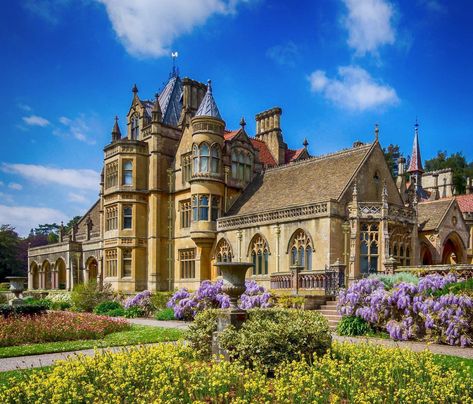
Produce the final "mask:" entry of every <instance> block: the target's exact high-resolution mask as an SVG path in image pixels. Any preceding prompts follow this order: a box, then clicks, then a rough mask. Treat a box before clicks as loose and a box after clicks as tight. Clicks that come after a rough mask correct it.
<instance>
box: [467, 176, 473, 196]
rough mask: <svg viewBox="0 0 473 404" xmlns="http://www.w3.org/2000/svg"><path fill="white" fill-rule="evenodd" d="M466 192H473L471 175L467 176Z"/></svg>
mask: <svg viewBox="0 0 473 404" xmlns="http://www.w3.org/2000/svg"><path fill="white" fill-rule="evenodd" d="M466 193H467V194H473V178H471V177H467V178H466Z"/></svg>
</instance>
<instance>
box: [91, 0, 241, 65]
mask: <svg viewBox="0 0 473 404" xmlns="http://www.w3.org/2000/svg"><path fill="white" fill-rule="evenodd" d="M98 1H99V2H101V3H102V4H104V5H105V8H106V11H107V14H108V17H109V19H110V21H111V23H112V26H113V29H114V30H115V33H116V34H117V36H118V39H119V40H120V41H121V42H122V44H123V45H124V46H125V48H126V50H127V51H128V52H129V53H130V54H132V55H135V56H140V57H160V56H164V55H170V52H171V48H170V47H171V45H172V43H173V41H174V40H175V39H176V38H177V37H179V36H180V35H182V34H185V33H189V32H191V31H192V30H193V29H194V28H195V27H197V26H199V25H203V24H204V23H205V22H206V21H207V20H208V18H209V17H211V16H212V15H226V14H231V13H234V12H235V10H236V6H237V4H238V3H242V2H244V3H247V2H249V0H246V1H245V0H192V1H189V0H159V1H158V0H140V1H136V0H135V1H130V0H98Z"/></svg>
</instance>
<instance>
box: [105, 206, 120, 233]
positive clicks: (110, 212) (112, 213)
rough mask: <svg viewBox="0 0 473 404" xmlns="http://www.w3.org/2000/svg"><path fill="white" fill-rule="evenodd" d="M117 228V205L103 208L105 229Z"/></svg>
mask: <svg viewBox="0 0 473 404" xmlns="http://www.w3.org/2000/svg"><path fill="white" fill-rule="evenodd" d="M116 229H118V207H117V205H113V206H109V207H106V208H105V230H106V231H108V230H116Z"/></svg>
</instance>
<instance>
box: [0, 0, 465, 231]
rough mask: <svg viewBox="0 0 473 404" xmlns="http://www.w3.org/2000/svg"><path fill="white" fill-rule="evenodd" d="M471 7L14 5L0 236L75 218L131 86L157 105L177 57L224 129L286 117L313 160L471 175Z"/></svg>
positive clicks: (432, 1) (1, 153) (436, 3)
mask: <svg viewBox="0 0 473 404" xmlns="http://www.w3.org/2000/svg"><path fill="white" fill-rule="evenodd" d="M472 14H473V3H472V2H471V1H467V0H465V1H454V2H447V1H441V0H410V1H407V0H397V1H394V0H319V1H303V0H300V1H297V2H289V1H286V0H276V1H270V0H193V1H189V0H136V1H133V2H131V1H129V0H100V1H94V0H75V1H74V0H42V1H39V0H36V1H35V0H19V1H14V2H13V1H10V2H5V4H3V7H2V13H1V15H0V36H1V41H0V52H1V55H2V63H1V71H2V74H1V75H0V77H1V81H2V94H1V96H0V111H1V119H0V130H1V133H2V143H1V147H0V223H9V224H12V225H13V226H15V227H16V228H17V230H18V231H19V232H20V233H21V234H23V235H24V234H26V233H27V232H28V231H29V229H30V228H31V227H35V226H36V225H37V224H39V223H47V222H53V221H56V222H59V221H61V220H64V221H67V220H68V219H69V218H70V217H72V216H74V215H77V214H83V213H84V212H85V211H86V210H87V209H88V207H89V206H90V205H91V204H92V203H93V202H94V201H95V200H96V198H97V196H98V178H99V172H100V170H101V164H102V155H103V151H102V150H103V146H104V145H105V144H106V143H107V142H108V141H109V139H110V132H111V128H112V125H113V118H114V116H115V115H119V117H121V120H120V123H121V127H122V131H124V117H125V115H126V113H127V109H128V107H129V105H130V102H131V98H132V97H131V96H132V93H131V88H132V86H133V83H135V82H136V84H137V85H138V88H139V90H140V92H139V95H140V96H141V97H142V98H152V97H153V95H154V93H155V92H156V91H158V90H160V89H161V87H162V85H163V83H164V82H165V81H166V79H167V77H168V75H169V72H170V70H171V66H172V62H171V58H170V53H171V51H173V50H175V51H178V52H179V58H178V66H179V68H180V72H181V76H189V77H192V78H194V79H197V80H200V81H204V82H205V81H206V80H207V79H209V78H210V79H212V83H213V89H214V96H215V98H216V100H217V103H218V106H219V109H220V112H221V114H222V116H223V118H224V119H225V121H226V122H227V127H228V128H230V129H231V128H236V127H237V126H238V122H239V120H240V117H241V116H242V115H244V116H245V118H246V121H247V122H248V126H247V129H248V130H249V132H250V133H254V127H255V125H254V115H255V114H256V113H258V112H260V111H262V110H264V109H267V108H270V107H273V106H281V107H282V109H283V117H282V126H283V132H284V136H285V139H286V141H287V143H288V144H289V147H291V148H298V147H300V145H301V144H302V142H303V139H304V137H307V139H308V140H309V150H310V152H311V153H312V154H315V155H317V154H323V153H327V152H330V151H335V150H337V149H340V148H344V147H348V146H350V145H351V144H352V143H353V141H355V140H361V141H371V140H372V139H373V126H374V124H375V123H378V124H379V125H380V140H381V143H382V145H385V146H387V145H388V144H389V143H397V144H399V145H400V146H401V149H402V151H403V153H404V154H405V155H408V154H410V148H411V145H412V137H413V124H414V122H415V119H416V116H417V117H418V119H419V123H420V141H421V148H422V155H423V158H424V159H428V158H430V157H432V156H434V155H435V154H436V152H437V151H438V150H447V151H448V152H456V151H462V152H463V153H464V154H465V155H466V156H467V158H468V160H470V161H471V160H473V147H472V146H473V140H472V139H473V97H472V96H471V95H472V94H473V78H472V74H471V72H473V52H472V50H471V44H472V43H473V25H472V24H471V15H472Z"/></svg>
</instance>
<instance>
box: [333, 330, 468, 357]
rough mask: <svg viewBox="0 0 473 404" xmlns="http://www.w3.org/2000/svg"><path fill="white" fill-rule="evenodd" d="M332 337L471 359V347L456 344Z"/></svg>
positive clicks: (334, 335)
mask: <svg viewBox="0 0 473 404" xmlns="http://www.w3.org/2000/svg"><path fill="white" fill-rule="evenodd" d="M332 336H333V339H335V340H337V341H340V342H345V341H346V342H353V343H355V344H361V343H369V344H375V345H384V346H387V347H399V348H407V349H410V350H412V351H415V352H421V351H424V350H425V349H428V350H429V351H431V352H432V353H434V354H439V355H451V356H459V357H461V358H467V359H473V348H460V347H457V346H449V345H440V344H429V343H425V342H415V341H393V340H391V339H382V338H372V337H341V336H340V335H336V334H332Z"/></svg>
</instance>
